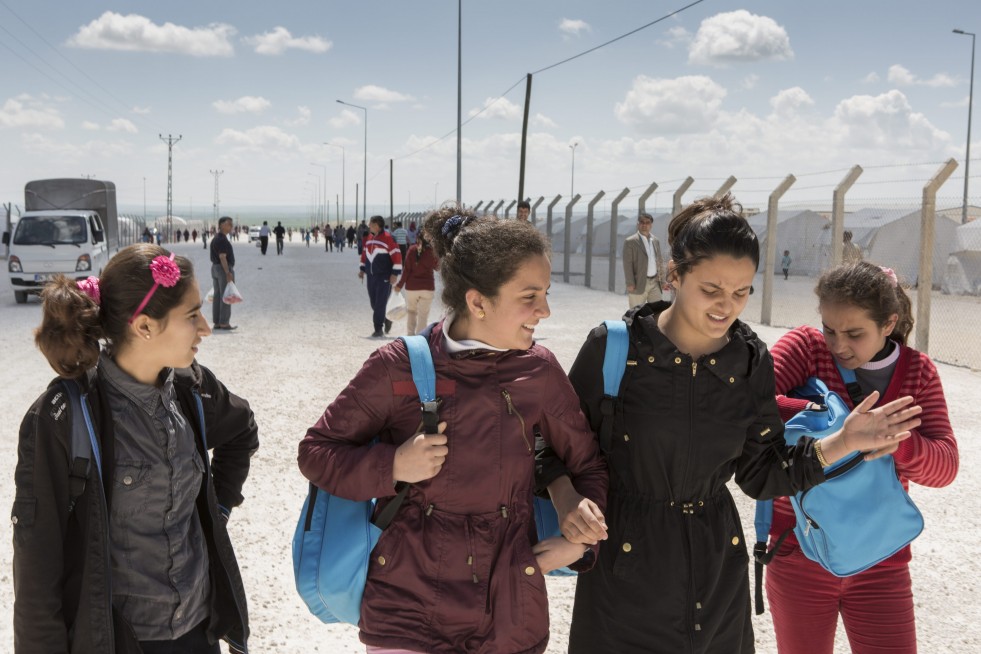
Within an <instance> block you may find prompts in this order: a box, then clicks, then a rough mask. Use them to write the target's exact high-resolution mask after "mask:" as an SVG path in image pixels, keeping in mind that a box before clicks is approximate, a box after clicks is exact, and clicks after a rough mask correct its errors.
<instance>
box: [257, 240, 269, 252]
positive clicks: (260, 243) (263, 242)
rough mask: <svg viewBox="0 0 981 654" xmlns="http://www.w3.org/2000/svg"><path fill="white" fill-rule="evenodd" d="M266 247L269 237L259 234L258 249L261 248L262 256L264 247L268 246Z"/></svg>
mask: <svg viewBox="0 0 981 654" xmlns="http://www.w3.org/2000/svg"><path fill="white" fill-rule="evenodd" d="M268 247H269V237H268V236H260V237H259V249H261V250H262V254H263V256H265V254H266V248H268Z"/></svg>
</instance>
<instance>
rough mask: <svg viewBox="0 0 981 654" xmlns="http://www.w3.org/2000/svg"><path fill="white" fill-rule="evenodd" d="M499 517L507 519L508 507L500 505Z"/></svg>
mask: <svg viewBox="0 0 981 654" xmlns="http://www.w3.org/2000/svg"><path fill="white" fill-rule="evenodd" d="M501 517H502V518H504V519H505V520H507V519H508V507H506V506H503V505H502V506H501Z"/></svg>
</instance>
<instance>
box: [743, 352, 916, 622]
mask: <svg viewBox="0 0 981 654" xmlns="http://www.w3.org/2000/svg"><path fill="white" fill-rule="evenodd" d="M839 372H840V373H841V377H842V379H843V380H844V382H845V385H846V387H847V388H848V389H849V395H851V396H852V399H853V400H854V401H855V404H856V405H857V404H858V403H859V402H860V401H861V397H860V396H859V394H860V391H859V390H858V384H857V382H856V381H855V372H854V371H852V370H847V369H844V368H841V367H839ZM792 394H793V395H795V396H797V397H801V398H804V399H808V400H810V401H812V402H815V403H818V404H821V405H823V406H824V407H825V408H824V410H821V411H801V412H800V413H798V414H797V415H795V416H794V417H793V418H791V419H790V420H789V421H788V422H787V425H786V429H785V431H784V438H785V440H786V442H787V444H788V445H793V444H796V443H797V441H798V440H799V439H800V437H801V436H811V437H813V438H824V437H825V436H829V435H831V434H834V433H835V432H837V431H839V430H840V429H841V428H842V426H843V425H844V424H845V418H847V417H848V415H849V413H850V411H849V409H848V406H847V405H846V404H845V402H844V401H843V400H842V399H841V398H840V397H839V396H838V395H837V394H836V393H833V392H832V391H829V390H828V388H827V386H825V384H824V382H822V381H821V380H819V379H816V378H814V377H812V378H810V379H808V380H807V382H806V383H805V384H804V386H802V387H800V388H798V389H795V390H794V391H792ZM824 475H825V479H826V481H825V482H824V483H822V484H818V485H817V486H814V487H812V488H809V489H808V490H806V491H802V492H799V493H796V494H794V495H792V496H791V497H790V498H789V499H790V503H791V506H792V507H793V509H794V515H795V517H796V523H795V524H794V528H793V531H794V535H795V536H796V537H797V541H798V542H799V543H800V548H801V552H802V553H803V554H804V556H806V557H807V558H808V559H810V560H812V561H814V562H815V563H818V564H819V565H821V567H823V568H824V569H825V570H827V571H828V572H830V573H831V574H833V575H835V576H838V577H849V576H851V575H855V574H858V573H860V572H863V571H865V570H868V569H869V568H871V567H872V566H874V565H876V564H877V563H880V562H882V561H884V560H885V559H887V558H889V557H890V556H892V555H893V554H895V553H896V552H898V551H899V550H901V549H903V548H904V547H906V546H907V545H908V544H909V543H910V542H912V541H913V539H915V538H916V537H917V536H919V535H920V532H921V531H923V516H922V515H921V514H920V511H919V509H917V508H916V505H915V504H913V500H912V499H910V497H909V494H908V493H907V492H906V490H905V489H904V488H903V485H902V483H900V481H899V477H898V475H897V474H896V464H895V461H894V460H893V458H892V456H888V455H887V456H883V457H880V458H878V459H875V460H873V461H866V460H865V458H864V453H862V452H855V453H854V454H852V455H851V456H848V457H845V458H844V459H842V460H840V461H837V462H835V463H834V464H833V465H831V466H828V467H827V468H825V469H824ZM772 516H773V502H772V500H766V501H759V502H757V503H756V520H755V526H756V540H757V543H756V547H755V548H754V550H753V554H754V558H755V559H756V613H757V615H759V614H761V613H763V591H762V580H763V565H765V564H767V563H769V562H770V561H771V560H772V558H773V556H774V555H775V554H776V552H777V550H779V549H780V546H781V545H782V544H783V541H784V540H785V539H786V537H787V535H788V534H789V533H790V530H789V529H788V530H787V531H785V532H784V533H783V534H781V535H780V537H779V538H778V539H777V541H776V543H775V544H774V546H773V548H771V549H770V551H767V549H766V544H767V539H768V537H769V533H770V526H771V524H772Z"/></svg>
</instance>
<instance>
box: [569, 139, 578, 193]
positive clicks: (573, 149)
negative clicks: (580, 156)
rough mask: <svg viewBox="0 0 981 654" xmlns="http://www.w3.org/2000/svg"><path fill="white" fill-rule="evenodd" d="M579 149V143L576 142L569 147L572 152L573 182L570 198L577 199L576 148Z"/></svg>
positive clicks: (570, 186) (570, 187) (570, 188)
mask: <svg viewBox="0 0 981 654" xmlns="http://www.w3.org/2000/svg"><path fill="white" fill-rule="evenodd" d="M577 147H579V141H575V142H574V143H573V144H572V145H570V146H569V149H570V150H572V182H571V183H570V184H569V197H570V198H574V197H576V148H577Z"/></svg>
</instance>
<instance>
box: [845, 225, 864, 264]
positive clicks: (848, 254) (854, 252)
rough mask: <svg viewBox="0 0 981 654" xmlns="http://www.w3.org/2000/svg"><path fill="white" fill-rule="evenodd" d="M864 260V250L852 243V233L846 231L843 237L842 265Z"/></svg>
mask: <svg viewBox="0 0 981 654" xmlns="http://www.w3.org/2000/svg"><path fill="white" fill-rule="evenodd" d="M861 260H862V248H860V247H858V246H857V245H855V244H854V243H852V233H851V231H849V230H847V229H846V230H845V233H844V234H843V235H842V244H841V262H842V263H855V262H856V261H861Z"/></svg>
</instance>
